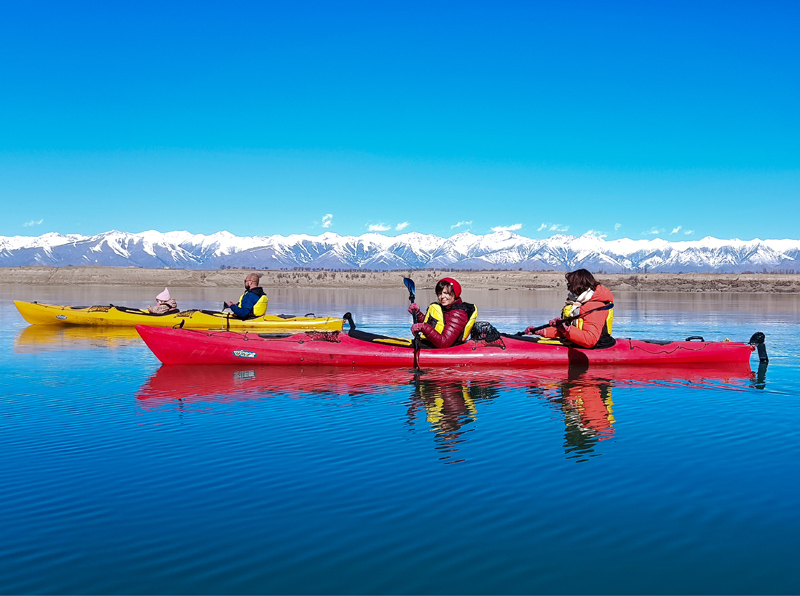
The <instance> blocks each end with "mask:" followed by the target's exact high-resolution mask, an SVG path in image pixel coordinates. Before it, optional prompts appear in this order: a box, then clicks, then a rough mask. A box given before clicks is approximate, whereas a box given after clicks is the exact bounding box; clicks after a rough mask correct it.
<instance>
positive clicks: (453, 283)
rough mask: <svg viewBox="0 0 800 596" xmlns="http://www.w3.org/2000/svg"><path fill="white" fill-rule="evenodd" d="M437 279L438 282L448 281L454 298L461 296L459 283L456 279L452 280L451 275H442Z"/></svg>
mask: <svg viewBox="0 0 800 596" xmlns="http://www.w3.org/2000/svg"><path fill="white" fill-rule="evenodd" d="M439 281H440V282H442V281H444V282H447V283H449V284H450V285H451V286H453V292H455V294H456V298H460V297H461V284H460V283H458V282H457V281H456V280H454V279H453V278H452V277H443V278H442V279H440V280H439Z"/></svg>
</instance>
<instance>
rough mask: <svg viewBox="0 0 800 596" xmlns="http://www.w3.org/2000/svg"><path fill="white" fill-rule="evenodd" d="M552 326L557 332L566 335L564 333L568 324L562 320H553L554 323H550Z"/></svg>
mask: <svg viewBox="0 0 800 596" xmlns="http://www.w3.org/2000/svg"><path fill="white" fill-rule="evenodd" d="M550 324H551V325H552V326H553V327H555V328H556V331H558V332H559V333H564V331H566V329H567V324H566V323H565V322H564V321H562V320H561V319H553V320H552V321H550Z"/></svg>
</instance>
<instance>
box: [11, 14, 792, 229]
mask: <svg viewBox="0 0 800 596" xmlns="http://www.w3.org/2000/svg"><path fill="white" fill-rule="evenodd" d="M798 26H800V3H796V2H736V1H726V2H680V1H677V2H663V3H651V2H555V1H554V2H519V1H518V2H502V1H499V2H498V1H495V2H491V3H489V2H482V3H478V2H468V1H460V2H413V1H411V2H402V3H400V2H386V3H381V2H302V1H298V2H282V3H277V2H274V3H273V2H237V3H222V2H219V3H208V2H205V3H204V2H151V3H148V2H135V3H119V2H105V1H104V2H88V1H86V2H83V1H82V2H72V3H70V2H35V1H31V2H19V3H10V4H6V6H5V7H4V11H3V18H2V19H0V52H2V55H3V57H4V59H3V60H2V61H1V62H0V82H1V83H2V92H1V93H0V195H1V196H2V203H3V211H4V216H3V218H2V220H0V235H2V236H14V235H29V236H38V235H41V234H44V233H47V232H61V233H78V234H96V233H100V232H104V231H108V230H112V229H117V230H123V231H129V232H140V231H144V230H149V229H155V230H159V231H163V232H166V231H172V230H188V231H190V232H194V233H202V234H211V233H214V232H217V231H220V230H228V231H229V232H232V233H234V234H236V235H242V236H245V235H272V234H284V235H287V234H320V233H323V232H336V233H339V234H347V235H351V234H352V235H360V234H363V233H366V232H369V231H370V230H378V231H382V232H383V233H385V234H388V235H395V234H399V233H404V232H412V231H414V232H421V233H426V234H436V235H439V236H445V237H448V236H451V235H453V234H455V233H458V232H461V231H465V230H469V231H471V232H473V233H476V234H486V233H490V232H491V231H492V230H496V229H512V230H515V231H517V232H518V233H519V234H522V235H524V236H528V237H531V238H544V237H548V236H551V235H553V234H555V233H559V232H565V233H568V234H571V235H576V236H577V235H581V234H584V233H586V232H589V231H593V232H596V233H599V234H603V235H606V237H607V238H608V239H615V238H621V237H627V238H654V237H660V238H665V239H671V240H689V239H699V238H702V237H704V236H709V235H710V236H716V237H719V238H741V239H752V238H756V237H758V238H762V239H766V238H800V208H798V206H797V205H798V201H799V200H800V109H799V108H800V102H798V98H800V43H798V42H797V30H798Z"/></svg>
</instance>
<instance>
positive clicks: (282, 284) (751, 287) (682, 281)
mask: <svg viewBox="0 0 800 596" xmlns="http://www.w3.org/2000/svg"><path fill="white" fill-rule="evenodd" d="M255 271H256V272H257V273H259V274H261V286H262V287H264V288H265V289H268V288H370V287H375V288H381V287H393V286H396V285H398V284H401V283H402V278H403V277H405V276H410V277H411V278H412V279H413V280H414V283H415V284H416V286H417V287H418V288H420V289H425V288H433V286H434V285H435V284H436V281H437V280H439V279H441V278H442V277H454V278H456V279H458V281H459V282H460V283H461V285H462V286H463V287H464V288H476V289H485V290H563V289H564V273H563V272H559V271H452V272H451V271H447V270H419V271H387V272H366V271H365V272H359V271H259V270H255ZM249 272H250V270H246V269H225V270H211V271H200V270H190V269H143V268H138V267H97V266H88V267H0V283H2V284H8V285H13V284H38V285H74V286H91V285H114V286H138V287H148V286H153V287H157V286H167V287H175V288H185V287H206V288H214V287H219V288H223V287H224V288H227V287H239V286H240V285H241V284H242V280H243V279H244V277H245V276H246V275H247V273H249ZM595 277H596V278H597V280H598V281H599V282H600V283H601V284H603V285H604V286H606V287H608V288H609V289H610V290H611V291H612V292H613V291H646V292H703V293H708V292H712V293H713V292H717V293H721V292H737V293H740V292H743V293H766V294H794V293H800V275H797V274H784V273H738V274H737V273H646V274H624V273H610V274H596V275H595Z"/></svg>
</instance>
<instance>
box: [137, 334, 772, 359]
mask: <svg viewBox="0 0 800 596" xmlns="http://www.w3.org/2000/svg"><path fill="white" fill-rule="evenodd" d="M136 330H137V331H138V332H139V335H141V336H142V339H143V340H144V341H145V343H146V344H147V346H148V347H149V348H150V349H151V350H152V351H153V353H154V354H155V355H156V357H157V358H158V359H159V360H160V361H161V362H163V363H164V364H238V365H242V364H245V365H247V366H249V365H258V364H268V365H295V366H296V365H315V366H318V365H326V366H383V367H398V366H399V367H412V366H413V363H414V348H413V346H412V345H411V341H410V340H407V339H401V338H393V337H386V336H382V335H375V334H372V333H365V332H363V331H357V330H355V329H351V330H350V332H349V333H345V332H339V331H333V332H322V331H308V332H306V333H298V334H296V335H289V336H275V335H269V334H259V333H251V332H235V331H202V330H194V329H170V328H158V327H147V326H143V325H137V326H136ZM756 335H758V336H760V338H761V347H760V348H759V354H760V353H761V348H763V334H756ZM755 337H756V336H755V335H754V338H755ZM755 349H756V344H755V343H754V340H753V339H751V343H741V342H732V341H704V340H703V339H702V338H689V339H687V340H684V341H655V340H636V339H617V340H616V343H615V345H613V346H612V347H608V348H602V349H585V348H580V347H576V346H574V345H569V346H568V345H563V344H557V343H551V341H549V340H543V341H542V340H541V339H540V338H538V337H523V336H512V335H502V336H501V337H500V338H499V339H497V340H495V341H491V342H486V341H483V340H480V341H474V340H469V341H467V342H466V343H463V344H461V345H458V346H454V347H451V348H445V349H435V348H426V347H424V346H423V347H422V349H421V350H420V351H419V367H420V368H432V367H443V366H449V367H456V366H490V367H538V366H543V365H570V366H587V365H616V364H635V365H639V364H648V365H667V364H669V365H673V364H687V363H702V364H708V363H720V362H748V361H749V359H750V355H751V354H752V352H753V351H754V350H755ZM764 354H766V351H765V352H764Z"/></svg>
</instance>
